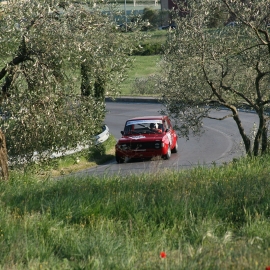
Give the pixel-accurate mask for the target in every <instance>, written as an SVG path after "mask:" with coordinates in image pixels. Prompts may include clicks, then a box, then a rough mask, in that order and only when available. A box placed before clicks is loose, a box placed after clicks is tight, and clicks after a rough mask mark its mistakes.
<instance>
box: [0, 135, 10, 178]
mask: <svg viewBox="0 0 270 270" xmlns="http://www.w3.org/2000/svg"><path fill="white" fill-rule="evenodd" d="M0 167H1V175H2V179H3V180H8V178H9V174H8V158H7V147H6V138H5V135H4V133H3V132H2V131H1V130H0Z"/></svg>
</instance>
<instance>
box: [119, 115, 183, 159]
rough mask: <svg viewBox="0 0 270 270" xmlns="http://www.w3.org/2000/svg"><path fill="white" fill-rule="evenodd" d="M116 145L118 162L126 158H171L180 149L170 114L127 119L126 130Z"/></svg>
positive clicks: (122, 132)
mask: <svg viewBox="0 0 270 270" xmlns="http://www.w3.org/2000/svg"><path fill="white" fill-rule="evenodd" d="M121 134H122V138H120V139H119V140H118V142H117V144H116V145H115V158H116V161H117V163H122V162H124V160H125V158H152V157H155V156H161V157H162V158H163V159H169V158H170V157H171V153H177V151H178V143H177V140H178V136H177V134H176V132H175V130H174V129H173V127H172V124H171V121H170V119H169V118H168V116H162V115H160V116H143V117H136V118H132V119H129V120H127V121H126V124H125V128H124V131H121Z"/></svg>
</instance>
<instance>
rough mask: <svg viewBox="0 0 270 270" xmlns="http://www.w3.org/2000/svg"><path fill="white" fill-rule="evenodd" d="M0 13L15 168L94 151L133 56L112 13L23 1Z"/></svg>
mask: <svg viewBox="0 0 270 270" xmlns="http://www.w3.org/2000/svg"><path fill="white" fill-rule="evenodd" d="M0 8H1V10H0V50H1V59H0V83H1V90H2V91H1V112H2V121H1V128H2V130H3V132H4V133H5V135H6V141H7V148H8V154H9V156H10V159H11V161H16V162H18V159H19V160H20V161H22V158H24V159H26V160H30V159H31V158H32V155H33V153H34V152H35V154H39V158H48V156H49V155H50V154H51V153H52V152H53V151H56V150H57V151H60V150H63V151H64V150H67V149H69V148H74V147H76V146H77V145H78V144H89V143H91V138H92V135H93V134H96V132H98V131H99V129H100V128H101V125H102V122H103V120H104V116H105V108H104V97H105V94H106V95H116V94H117V88H116V86H117V85H118V84H119V82H120V81H121V80H123V78H124V71H125V69H126V68H127V67H128V66H129V62H130V57H127V56H128V55H130V53H131V51H132V45H131V43H130V42H132V41H131V40H130V38H129V39H127V38H126V37H125V35H126V34H125V33H122V32H119V31H117V30H116V28H115V23H114V21H113V7H112V6H110V7H109V6H107V10H109V9H110V13H108V14H106V13H105V12H102V11H101V10H98V9H97V8H95V9H94V8H93V6H91V5H90V4H87V3H82V2H80V4H78V3H74V2H73V1H72V2H69V1H65V2H59V3H57V2H56V1H51V0H38V1H35V0H31V1H28V0H26V1H14V2H13V1H11V2H8V4H7V5H4V4H3V5H1V6H0ZM103 8H104V6H103ZM1 66H2V68H1Z"/></svg>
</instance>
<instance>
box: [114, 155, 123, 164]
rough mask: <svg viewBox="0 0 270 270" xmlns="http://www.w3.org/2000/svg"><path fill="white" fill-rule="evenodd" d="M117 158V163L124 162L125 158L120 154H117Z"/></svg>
mask: <svg viewBox="0 0 270 270" xmlns="http://www.w3.org/2000/svg"><path fill="white" fill-rule="evenodd" d="M115 160H116V162H117V163H124V161H125V159H124V158H122V157H119V156H115Z"/></svg>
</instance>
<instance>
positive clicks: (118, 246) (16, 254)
mask: <svg viewBox="0 0 270 270" xmlns="http://www.w3.org/2000/svg"><path fill="white" fill-rule="evenodd" d="M269 159H270V157H269V156H267V157H264V158H258V159H254V160H246V159H243V160H240V161H238V162H233V163H232V164H230V165H228V166H224V167H214V168H211V169H203V168H195V169H192V170H185V171H184V170H183V171H180V172H176V171H172V170H168V171H164V172H163V173H160V172H159V173H156V174H154V175H148V174H142V175H131V176H129V177H127V176H123V177H121V176H114V177H111V176H107V177H103V178H96V177H94V176H91V175H89V176H88V177H85V178H76V177H74V176H73V177H69V178H66V179H61V180H59V181H55V180H53V179H49V178H47V179H46V180H38V179H36V178H35V177H31V176H30V175H21V174H17V175H16V174H15V173H13V174H12V176H11V180H10V181H9V182H1V183H0V204H1V208H0V239H1V241H0V249H1V253H0V266H1V267H0V268H1V269H265V267H266V266H267V265H270V259H269V258H270V248H269V246H270V220H269V217H270V208H269V205H270V178H269V174H270V169H269V161H270V160H269ZM161 251H165V252H166V254H167V257H166V258H165V259H161V258H160V257H159V254H160V252H161Z"/></svg>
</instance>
